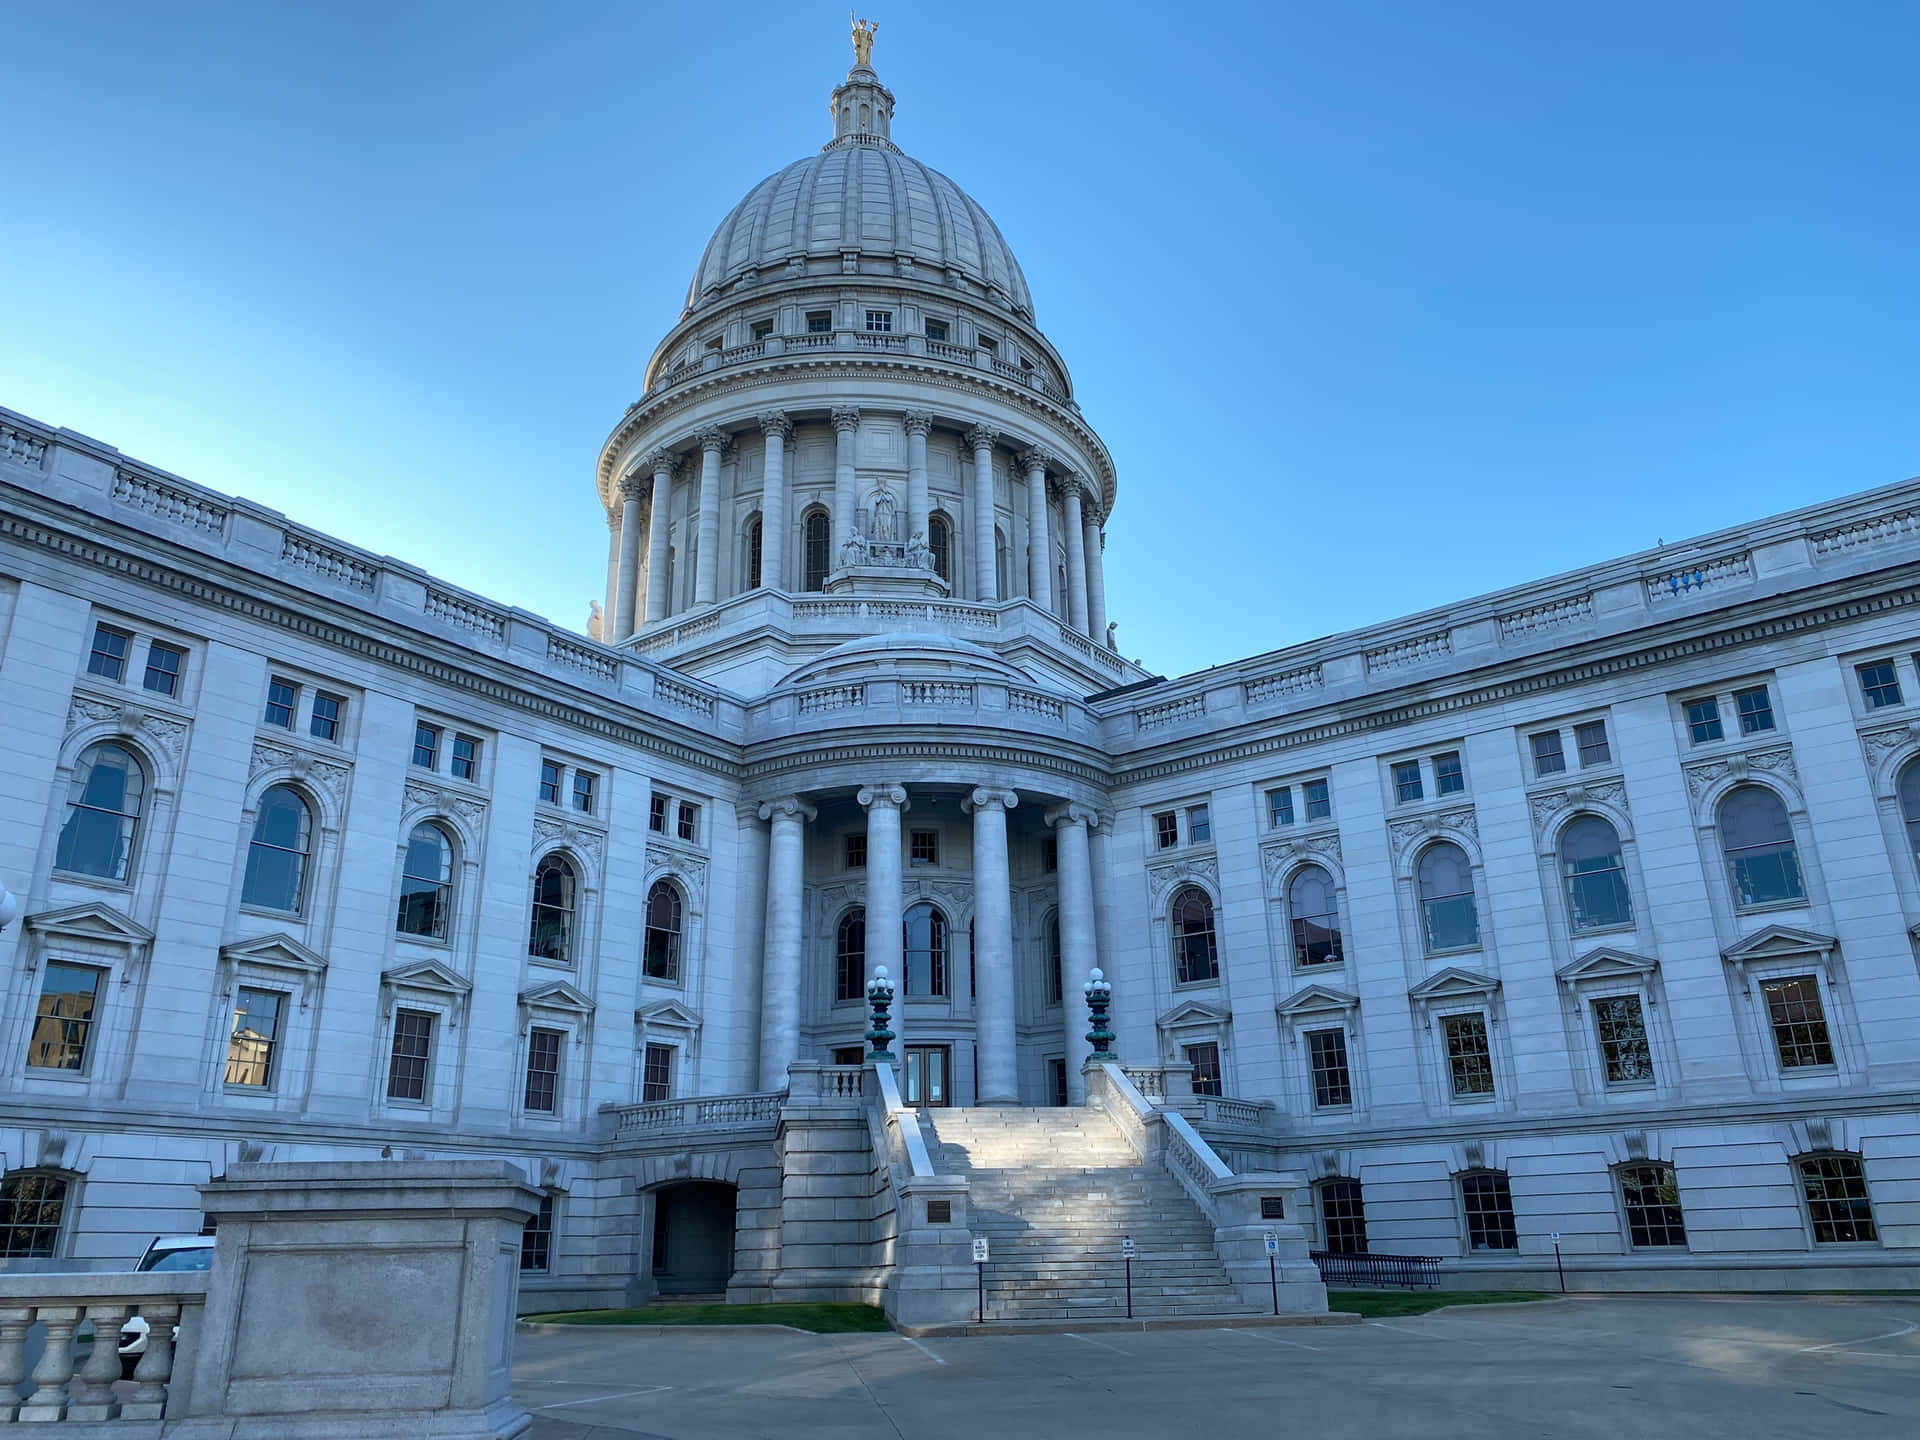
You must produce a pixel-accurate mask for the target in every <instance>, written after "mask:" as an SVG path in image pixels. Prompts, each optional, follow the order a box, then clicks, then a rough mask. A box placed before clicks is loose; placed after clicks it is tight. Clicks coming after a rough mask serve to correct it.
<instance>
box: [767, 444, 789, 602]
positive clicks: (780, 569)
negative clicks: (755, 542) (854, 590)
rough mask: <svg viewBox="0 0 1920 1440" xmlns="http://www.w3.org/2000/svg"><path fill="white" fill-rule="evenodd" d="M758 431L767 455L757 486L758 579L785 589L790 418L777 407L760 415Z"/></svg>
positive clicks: (772, 587)
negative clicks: (764, 440)
mask: <svg viewBox="0 0 1920 1440" xmlns="http://www.w3.org/2000/svg"><path fill="white" fill-rule="evenodd" d="M760 433H761V434H763V435H765V436H766V437H767V459H766V465H765V468H764V469H763V471H762V479H761V490H760V583H761V584H762V585H763V586H765V587H766V588H767V589H769V590H784V589H786V580H787V441H788V440H789V439H791V438H792V436H793V422H792V421H791V420H789V419H787V417H786V416H785V415H784V414H783V413H782V412H780V411H778V410H770V411H768V412H767V413H766V414H765V415H762V416H761V417H760Z"/></svg>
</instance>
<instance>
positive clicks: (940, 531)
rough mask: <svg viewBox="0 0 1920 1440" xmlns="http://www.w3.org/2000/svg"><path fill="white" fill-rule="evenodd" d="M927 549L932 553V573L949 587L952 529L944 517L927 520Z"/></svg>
mask: <svg viewBox="0 0 1920 1440" xmlns="http://www.w3.org/2000/svg"><path fill="white" fill-rule="evenodd" d="M927 548H928V549H929V550H931V551H933V573H934V574H936V575H938V576H939V577H940V578H941V579H942V580H944V581H946V582H947V583H948V584H949V585H951V584H952V583H953V527H952V526H950V525H949V524H947V517H946V516H944V515H934V516H930V517H929V518H928V520H927Z"/></svg>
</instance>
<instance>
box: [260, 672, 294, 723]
mask: <svg viewBox="0 0 1920 1440" xmlns="http://www.w3.org/2000/svg"><path fill="white" fill-rule="evenodd" d="M299 703H300V691H299V689H298V687H296V686H295V685H294V683H293V682H292V681H291V680H282V679H280V678H279V677H278V676H275V677H273V678H272V679H270V680H268V681H267V712H266V714H264V715H262V716H261V717H260V719H261V723H262V724H266V725H273V726H277V727H278V728H279V729H282V730H291V729H292V728H293V712H294V710H295V708H296V707H297V706H298V705H299Z"/></svg>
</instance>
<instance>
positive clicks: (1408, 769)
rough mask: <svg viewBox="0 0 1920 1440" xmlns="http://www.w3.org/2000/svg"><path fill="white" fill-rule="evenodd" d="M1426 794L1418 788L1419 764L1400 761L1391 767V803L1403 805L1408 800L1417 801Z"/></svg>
mask: <svg viewBox="0 0 1920 1440" xmlns="http://www.w3.org/2000/svg"><path fill="white" fill-rule="evenodd" d="M1425 794H1426V791H1425V790H1423V789H1421V788H1420V762H1419V761H1418V760H1402V761H1401V762H1400V763H1399V764H1397V765H1395V766H1394V767H1393V803H1394V804H1396V805H1405V804H1406V803H1407V802H1408V801H1410V800H1418V799H1420V798H1421V797H1422V796H1424V795H1425Z"/></svg>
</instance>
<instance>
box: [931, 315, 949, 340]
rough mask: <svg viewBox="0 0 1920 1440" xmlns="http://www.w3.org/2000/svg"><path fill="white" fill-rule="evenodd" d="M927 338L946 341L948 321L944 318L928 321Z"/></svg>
mask: <svg viewBox="0 0 1920 1440" xmlns="http://www.w3.org/2000/svg"><path fill="white" fill-rule="evenodd" d="M927 338H928V339H929V340H942V341H944V340H945V339H946V338H947V322H946V321H944V320H929V321H927Z"/></svg>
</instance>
